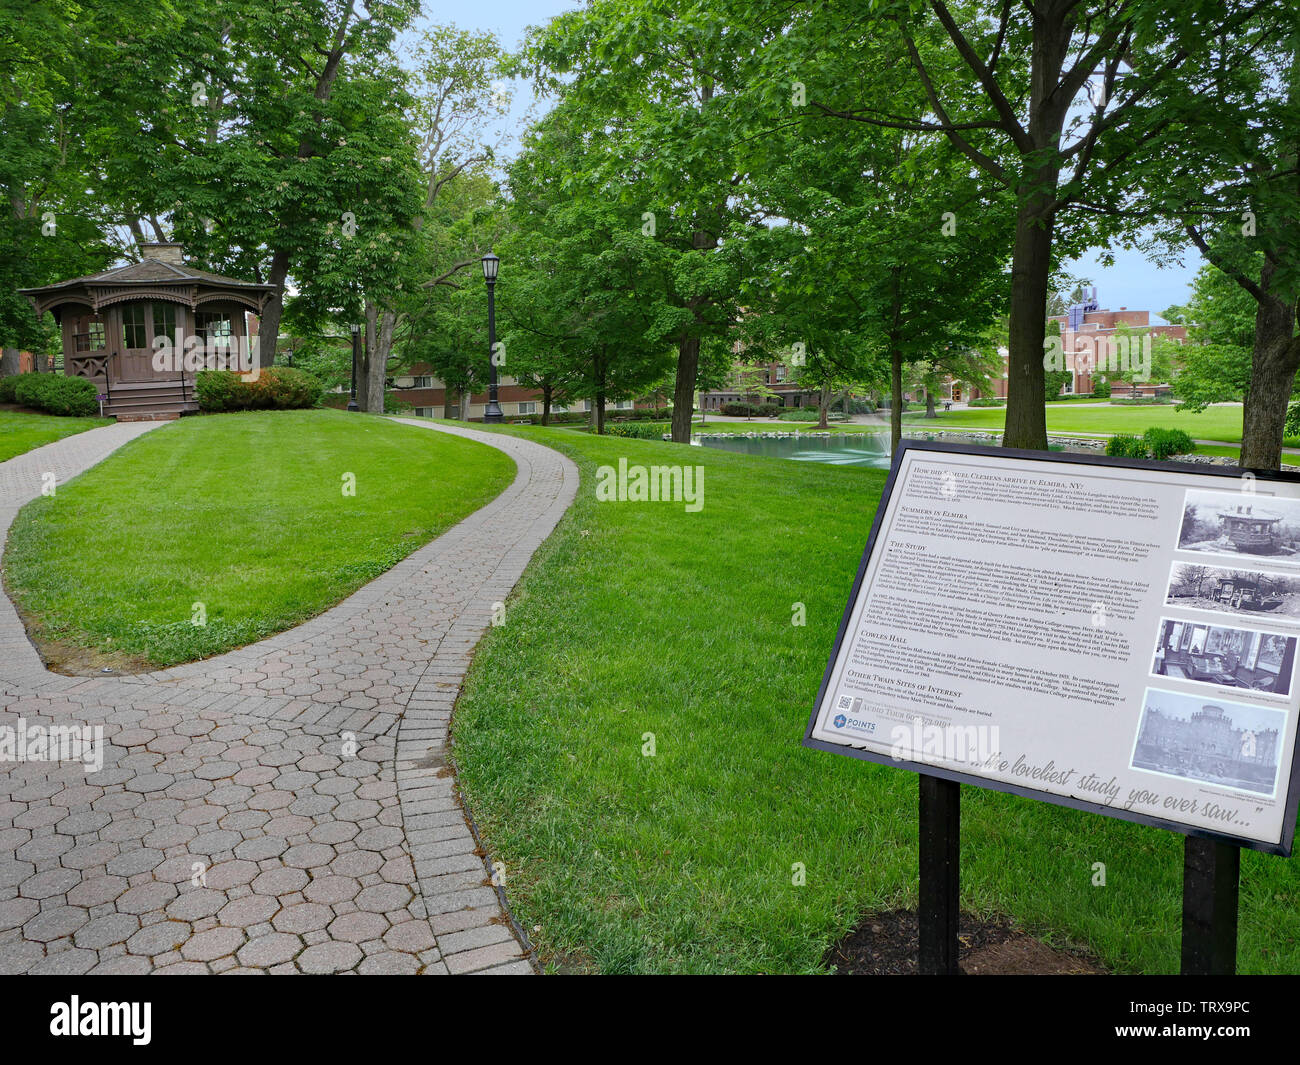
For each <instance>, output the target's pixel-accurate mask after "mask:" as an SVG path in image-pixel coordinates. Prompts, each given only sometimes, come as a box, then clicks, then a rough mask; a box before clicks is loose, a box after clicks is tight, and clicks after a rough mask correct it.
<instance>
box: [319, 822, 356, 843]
mask: <svg viewBox="0 0 1300 1065" xmlns="http://www.w3.org/2000/svg"><path fill="white" fill-rule="evenodd" d="M360 831H361V829H360V827H359V826H357V825H354V824H353V823H352V822H351V821H326V822H325V823H324V824H323V825H317V826H316V827H315V828H313V829H312V830H311V832H309V833H308V838H310V839H311V841H312V842H313V843H330V844H332V843H346V842H347V841H348V840H350V839H352V838H353V837H354V836H355V835H356V834H357V833H358V832H360Z"/></svg>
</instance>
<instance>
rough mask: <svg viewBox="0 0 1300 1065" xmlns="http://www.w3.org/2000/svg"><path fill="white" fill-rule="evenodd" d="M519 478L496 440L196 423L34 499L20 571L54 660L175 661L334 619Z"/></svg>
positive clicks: (348, 425)
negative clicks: (316, 618)
mask: <svg viewBox="0 0 1300 1065" xmlns="http://www.w3.org/2000/svg"><path fill="white" fill-rule="evenodd" d="M514 474H515V467H514V463H513V462H511V461H510V459H509V458H507V457H506V456H505V455H503V454H501V452H499V451H496V450H494V449H492V448H488V447H485V446H483V445H481V444H476V443H472V442H470V441H467V440H462V439H457V438H455V437H450V436H447V435H444V434H441V433H431V432H428V431H427V430H423V429H417V428H413V427H411V426H405V425H397V424H394V423H392V422H389V421H386V420H384V419H381V418H370V417H364V416H361V415H355V414H352V415H349V414H342V413H338V412H334V411H276V412H267V413H252V414H222V415H213V416H205V417H197V418H184V419H182V420H181V421H179V422H176V423H174V424H172V425H169V426H165V427H164V428H161V429H156V430H154V431H153V432H150V433H147V434H146V435H144V436H143V437H141V438H139V439H138V440H135V441H132V442H131V443H129V444H127V445H126V446H125V447H123V448H122V449H121V450H120V451H119V452H117V453H116V454H114V455H112V456H110V457H109V458H108V459H106V460H105V461H104V462H103V463H102V464H100V465H99V466H96V467H94V468H92V469H91V470H89V471H87V472H86V473H85V474H83V475H82V476H81V477H78V478H76V479H75V480H74V481H72V482H71V483H69V484H68V485H66V486H64V485H60V486H59V489H58V493H57V495H56V496H54V497H53V498H44V499H39V500H37V501H35V502H33V503H31V504H29V505H28V506H27V507H25V508H24V509H23V511H22V512H21V513H20V514H19V516H18V520H17V521H16V522H15V524H14V527H13V531H12V532H11V534H10V540H9V546H8V549H7V551H6V552H5V560H4V561H5V567H4V573H5V579H6V583H7V585H8V589H9V592H10V594H11V595H12V596H13V597H14V599H15V600H16V601H17V602H18V604H19V605H20V607H21V608H22V610H23V613H24V615H25V616H26V618H27V621H28V625H29V631H30V632H31V633H32V636H33V638H34V639H35V641H36V642H37V645H38V646H39V647H41V649H42V651H43V652H44V653H46V654H47V656H49V657H51V659H52V660H53V661H54V662H55V663H56V664H58V663H60V662H62V661H63V660H64V659H65V658H66V659H68V660H69V661H76V662H79V663H80V664H81V665H82V666H83V667H89V666H93V665H94V664H95V662H96V661H97V660H102V661H106V662H109V663H113V664H117V665H118V666H119V667H128V668H145V667H148V666H166V665H172V664H174V663H177V662H185V661H190V660H192V659H196V658H203V657H206V656H208V655H212V654H216V653H218V652H221V651H226V650H229V649H231V648H233V647H238V646H241V645H243V644H246V643H250V642H252V641H254V640H257V639H260V638H262V637H264V636H267V635H270V634H271V633H275V632H279V631H282V630H284V629H287V628H290V627H291V626H293V625H296V624H299V623H300V622H302V621H303V620H305V619H307V618H309V617H312V616H313V615H315V614H318V613H320V612H321V611H322V610H325V609H326V608H328V607H330V606H332V605H333V604H334V603H337V602H338V601H339V600H341V599H343V598H345V597H346V596H347V595H349V594H350V593H351V592H353V591H355V590H356V589H357V588H359V587H360V586H361V585H363V584H365V583H366V582H367V581H370V580H372V579H373V578H375V577H377V576H378V575H379V574H381V573H383V572H384V571H385V570H387V569H389V568H390V567H391V566H393V565H394V564H395V563H397V562H398V561H400V560H401V559H403V558H404V557H406V556H407V555H408V554H410V552H411V551H413V550H414V549H415V548H417V547H419V546H420V545H422V544H424V543H427V542H428V541H429V540H430V539H432V538H433V537H435V536H437V535H438V534H439V533H441V532H442V531H443V530H445V529H447V528H449V527H450V526H451V525H453V524H455V523H456V522H457V521H459V520H460V519H461V518H463V517H465V516H466V515H467V514H470V513H471V512H473V511H474V510H477V509H478V508H479V507H481V506H483V504H485V503H487V502H488V501H489V500H491V499H492V498H493V497H494V496H495V495H497V494H498V493H499V492H500V491H501V490H502V489H503V488H505V487H506V486H507V485H508V484H509V483H510V482H511V480H513V478H514ZM347 475H354V476H355V485H356V492H355V495H345V494H344V487H345V484H346V483H347V481H346V476H347ZM196 603H201V604H203V611H204V612H205V613H206V619H205V624H202V625H196V624H194V623H193V622H194V620H195V617H196V611H195V604H196ZM86 650H89V651H91V652H93V654H92V655H90V656H86V655H85V654H84V652H85V651H86ZM79 652H81V653H79ZM96 656H98V658H96Z"/></svg>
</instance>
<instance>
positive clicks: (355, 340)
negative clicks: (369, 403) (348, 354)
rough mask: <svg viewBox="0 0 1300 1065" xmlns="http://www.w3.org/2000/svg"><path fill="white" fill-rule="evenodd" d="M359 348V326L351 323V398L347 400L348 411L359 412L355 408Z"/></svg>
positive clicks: (356, 407)
mask: <svg viewBox="0 0 1300 1065" xmlns="http://www.w3.org/2000/svg"><path fill="white" fill-rule="evenodd" d="M360 347H361V326H359V325H357V323H356V322H353V323H352V397H351V398H350V399H349V400H348V410H360V409H361V408H360V407H358V406H357V356H358V355H359V354H360V352H359V350H358V349H359V348H360Z"/></svg>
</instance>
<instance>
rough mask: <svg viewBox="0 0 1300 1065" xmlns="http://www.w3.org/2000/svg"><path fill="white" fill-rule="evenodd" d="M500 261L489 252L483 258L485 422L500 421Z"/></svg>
mask: <svg viewBox="0 0 1300 1065" xmlns="http://www.w3.org/2000/svg"><path fill="white" fill-rule="evenodd" d="M500 266H501V260H500V259H498V258H497V257H496V256H495V255H493V254H492V253H491V252H488V253H487V254H486V255H485V256H483V280H484V281H486V282H487V291H488V403H487V407H486V408H485V409H484V411H483V420H484V421H485V422H499V421H501V418H502V414H501V405H500V404H499V403H497V312H496V300H495V296H496V286H497V270H498V269H499V268H500Z"/></svg>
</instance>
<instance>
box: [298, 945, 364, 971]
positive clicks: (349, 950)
mask: <svg viewBox="0 0 1300 1065" xmlns="http://www.w3.org/2000/svg"><path fill="white" fill-rule="evenodd" d="M360 960H361V948H360V947H358V946H357V945H356V944H355V943H335V942H331V943H317V944H316V945H315V946H314V947H308V948H307V949H306V950H304V951H303V952H302V953H301V954H299V955H298V958H297V963H298V968H299V969H301V970H302V971H303V972H305V973H316V974H323V973H342V972H347V971H348V970H349V969H351V968H354V967H355V966H356V964H357V962H359V961H360Z"/></svg>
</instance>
